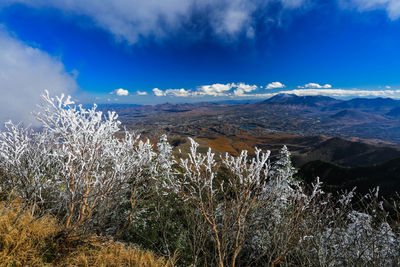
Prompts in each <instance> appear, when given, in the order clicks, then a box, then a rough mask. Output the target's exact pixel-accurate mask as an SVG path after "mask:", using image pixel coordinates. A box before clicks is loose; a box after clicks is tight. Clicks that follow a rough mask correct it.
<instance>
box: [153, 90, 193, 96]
mask: <svg viewBox="0 0 400 267" xmlns="http://www.w3.org/2000/svg"><path fill="white" fill-rule="evenodd" d="M153 93H154V95H155V96H178V97H188V96H192V95H193V94H192V92H191V91H190V90H185V89H183V88H181V89H167V90H165V91H163V90H160V89H158V88H154V89H153Z"/></svg>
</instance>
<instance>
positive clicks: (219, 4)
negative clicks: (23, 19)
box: [0, 0, 308, 44]
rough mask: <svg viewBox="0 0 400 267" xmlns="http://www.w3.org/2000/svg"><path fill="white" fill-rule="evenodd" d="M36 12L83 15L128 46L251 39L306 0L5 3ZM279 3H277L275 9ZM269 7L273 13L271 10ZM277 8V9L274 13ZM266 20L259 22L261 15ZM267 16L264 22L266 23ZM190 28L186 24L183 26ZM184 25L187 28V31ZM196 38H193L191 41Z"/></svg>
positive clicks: (50, 0) (13, 0)
mask: <svg viewBox="0 0 400 267" xmlns="http://www.w3.org/2000/svg"><path fill="white" fill-rule="evenodd" d="M14 3H23V4H26V5H28V6H31V7H35V8H48V7H50V8H55V9H59V10H61V11H63V13H64V14H65V15H84V16H87V17H89V18H90V19H91V20H92V21H93V23H94V24H95V25H97V26H98V27H100V28H103V29H104V30H106V31H108V32H110V33H111V34H113V35H114V36H115V37H116V38H117V39H119V40H125V41H127V42H128V43H130V44H134V43H136V42H138V40H140V39H141V38H147V37H152V38H157V39H162V38H167V37H168V36H170V34H169V33H170V32H176V31H186V32H189V31H190V30H191V29H193V28H196V29H197V30H196V32H193V31H191V34H194V35H197V38H198V37H200V36H201V35H204V34H205V33H208V32H211V34H213V35H214V36H215V37H218V38H222V39H224V40H226V39H227V40H232V39H236V38H237V37H239V36H247V38H254V37H255V33H256V31H255V27H256V26H257V25H259V24H260V23H264V25H263V26H262V27H264V28H265V27H266V26H268V25H270V24H271V23H273V22H274V21H276V23H279V19H278V18H279V15H280V12H278V11H280V10H295V9H297V8H299V7H302V6H305V5H306V4H307V3H308V1H307V0H276V1H264V0H250V1H249V0H219V1H210V0H185V1H182V0H162V1H143V0H118V1H115V0H104V1H99V0H84V1H82V0H68V1H54V0H35V1H31V0H8V1H5V2H3V5H11V4H14ZM277 4H278V5H277ZM1 5H2V4H0V6H1ZM272 8H273V9H274V12H271V10H272ZM278 8H279V9H278ZM261 15H262V17H265V19H263V20H260V19H259V18H260V16H261ZM267 18H268V19H267ZM188 25H189V26H188ZM188 27H189V28H188ZM194 39H196V38H194Z"/></svg>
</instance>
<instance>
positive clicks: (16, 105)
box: [0, 28, 78, 124]
mask: <svg viewBox="0 0 400 267" xmlns="http://www.w3.org/2000/svg"><path fill="white" fill-rule="evenodd" d="M0 51H1V53H0V90H1V98H0V123H1V124H2V122H4V121H5V120H8V119H12V120H13V121H23V122H24V123H26V124H29V123H33V122H34V119H33V116H32V115H31V112H32V111H33V110H35V109H36V107H37V104H39V103H40V95H41V94H42V93H43V92H44V90H48V91H49V92H50V94H51V95H53V96H54V95H60V94H61V93H66V94H71V93H73V92H74V91H75V90H76V89H77V88H78V86H77V83H76V80H75V76H76V75H75V74H73V73H68V72H67V71H66V70H65V67H64V65H63V63H62V62H61V61H60V60H59V59H58V58H55V57H52V56H50V55H49V54H47V53H46V52H43V51H41V50H39V49H37V48H34V47H31V46H28V45H26V44H24V43H22V42H21V41H19V40H18V39H16V38H14V37H12V36H10V35H9V34H8V33H7V32H6V30H5V29H4V28H0Z"/></svg>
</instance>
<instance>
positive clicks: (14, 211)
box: [0, 204, 175, 267]
mask: <svg viewBox="0 0 400 267" xmlns="http://www.w3.org/2000/svg"><path fill="white" fill-rule="evenodd" d="M63 233H64V232H63V231H62V228H61V227H60V225H59V224H58V222H57V220H56V218H55V217H53V216H50V215H45V216H43V217H40V218H35V217H34V216H32V215H31V214H30V213H29V211H23V210H21V209H20V208H18V207H15V206H14V207H11V208H4V206H3V205H1V204H0V267H3V266H99V267H106V266H110V267H111V266H135V267H136V266H138V267H153V266H154V267H161V266H166V267H168V266H173V265H174V262H175V259H171V260H166V259H164V258H161V257H156V256H155V255H154V254H153V253H152V252H150V251H143V250H140V249H138V248H135V247H134V246H131V245H124V244H122V243H119V242H113V241H106V242H104V241H102V240H104V238H102V237H99V236H96V235H92V236H86V237H81V239H79V235H78V234H76V233H69V234H68V235H65V234H63ZM77 238H78V239H77Z"/></svg>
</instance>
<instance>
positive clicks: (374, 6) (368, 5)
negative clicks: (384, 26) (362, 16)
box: [339, 0, 400, 20]
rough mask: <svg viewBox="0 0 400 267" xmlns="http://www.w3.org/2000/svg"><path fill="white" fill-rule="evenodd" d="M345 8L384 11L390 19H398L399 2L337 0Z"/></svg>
mask: <svg viewBox="0 0 400 267" xmlns="http://www.w3.org/2000/svg"><path fill="white" fill-rule="evenodd" d="M339 3H340V4H341V5H342V6H343V7H345V8H356V9H357V10H359V11H370V10H378V9H379V10H385V11H386V12H387V14H388V16H389V18H390V19H392V20H396V19H398V18H400V1H399V0H339Z"/></svg>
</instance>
